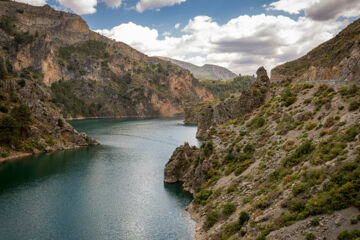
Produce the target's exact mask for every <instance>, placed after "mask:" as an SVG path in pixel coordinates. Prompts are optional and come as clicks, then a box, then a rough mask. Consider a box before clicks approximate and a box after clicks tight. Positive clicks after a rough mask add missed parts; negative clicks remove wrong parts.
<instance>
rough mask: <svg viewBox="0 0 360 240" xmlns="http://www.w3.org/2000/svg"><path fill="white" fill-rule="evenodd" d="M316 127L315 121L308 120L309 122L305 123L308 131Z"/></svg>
mask: <svg viewBox="0 0 360 240" xmlns="http://www.w3.org/2000/svg"><path fill="white" fill-rule="evenodd" d="M316 127H317V123H316V122H310V123H308V124H307V125H306V127H305V128H306V130H308V131H311V130H313V129H314V128H316Z"/></svg>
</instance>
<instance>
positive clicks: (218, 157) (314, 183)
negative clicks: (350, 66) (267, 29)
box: [164, 83, 360, 240]
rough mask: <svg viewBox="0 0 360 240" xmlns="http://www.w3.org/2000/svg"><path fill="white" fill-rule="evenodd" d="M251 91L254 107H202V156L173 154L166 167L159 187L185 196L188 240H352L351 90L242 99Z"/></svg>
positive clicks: (292, 87) (192, 150)
mask: <svg viewBox="0 0 360 240" xmlns="http://www.w3.org/2000/svg"><path fill="white" fill-rule="evenodd" d="M261 89H263V90H261ZM265 89H266V90H265ZM254 91H257V92H263V94H264V95H263V97H260V98H259V96H258V95H257V94H255V95H248V96H247V97H245V96H244V98H241V97H240V98H239V99H238V100H237V101H235V100H234V101H232V102H229V100H225V101H224V102H218V103H216V104H215V105H211V104H210V105H208V106H205V107H204V108H203V110H201V113H200V114H199V116H200V117H201V118H200V119H198V124H199V125H198V127H199V129H198V136H199V137H201V138H202V139H203V140H204V141H203V143H202V145H201V147H200V148H197V147H191V146H189V145H188V144H185V145H183V146H180V147H178V148H177V149H176V150H175V151H174V153H173V155H172V157H171V158H170V160H169V162H168V163H167V165H166V168H165V173H164V177H165V182H168V183H174V182H182V183H183V187H184V189H185V190H187V191H189V192H191V193H193V195H194V201H193V202H192V203H191V205H190V206H189V208H188V211H189V212H190V214H191V216H192V217H193V219H195V220H196V222H197V235H196V236H197V239H214V240H215V239H216V240H217V239H257V240H263V239H274V240H275V239H276V240H279V239H283V240H285V239H286V240H288V239H291V240H299V239H306V236H307V235H308V236H309V237H311V236H312V235H314V236H315V237H316V238H311V239H323V238H324V237H326V239H328V240H335V239H338V238H337V236H338V235H340V233H341V232H343V231H348V232H347V233H346V232H344V233H341V234H342V235H346V234H347V235H349V236H351V234H354V236H358V235H356V234H359V232H356V231H355V232H353V233H350V232H351V231H353V230H354V229H359V228H360V224H359V223H358V220H352V219H356V218H360V211H359V209H360V202H359V199H360V195H359V193H360V183H359V179H360V175H359V174H360V168H359V164H360V162H359V161H360V140H359V133H360V128H359V126H360V110H359V109H360V94H359V93H360V87H359V86H358V85H349V86H335V87H331V86H328V85H323V84H315V85H314V84H289V83H286V84H284V83H272V84H271V85H268V87H265V85H263V84H261V85H258V86H256V85H255V86H253V87H252V88H251V89H249V92H247V93H246V94H251V93H254ZM241 99H242V100H245V99H246V101H247V103H248V104H246V105H245V104H243V105H238V103H239V102H241ZM262 101H263V102H262ZM249 103H252V104H253V105H249ZM235 106H238V107H237V109H238V111H239V112H238V114H236V115H230V114H229V113H231V112H232V111H229V109H231V108H232V107H235ZM205 120H206V121H205ZM351 222H353V224H351ZM340 236H341V235H340ZM309 239H310V238H309ZM339 239H356V238H355V237H354V238H339Z"/></svg>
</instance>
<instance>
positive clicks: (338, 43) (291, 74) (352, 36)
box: [271, 19, 360, 82]
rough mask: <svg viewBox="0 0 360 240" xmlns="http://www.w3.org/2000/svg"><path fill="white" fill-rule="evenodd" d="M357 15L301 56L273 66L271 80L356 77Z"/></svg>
mask: <svg viewBox="0 0 360 240" xmlns="http://www.w3.org/2000/svg"><path fill="white" fill-rule="evenodd" d="M359 61H360V19H358V20H356V21H354V22H353V23H352V24H350V25H349V26H348V27H347V28H345V29H344V30H343V31H341V32H340V33H339V34H338V35H336V36H335V37H334V38H333V39H331V40H329V41H327V42H325V43H323V44H321V45H320V46H318V47H316V48H315V49H313V50H312V51H310V52H309V53H308V54H306V55H305V56H303V57H301V58H299V59H297V60H295V61H291V62H288V63H285V64H283V65H280V66H278V67H276V68H274V69H273V70H272V71H271V80H272V81H282V80H287V79H290V80H296V81H318V80H338V81H345V82H349V81H359V79H360V67H359V64H358V63H359Z"/></svg>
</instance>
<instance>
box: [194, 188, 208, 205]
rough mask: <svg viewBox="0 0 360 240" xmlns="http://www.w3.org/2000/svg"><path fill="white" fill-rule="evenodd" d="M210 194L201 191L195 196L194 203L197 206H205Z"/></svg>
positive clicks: (204, 190)
mask: <svg viewBox="0 0 360 240" xmlns="http://www.w3.org/2000/svg"><path fill="white" fill-rule="evenodd" d="M211 194H212V191H211V190H207V189H203V190H202V191H201V192H199V193H198V194H196V196H195V199H194V201H195V202H196V203H198V204H201V205H205V204H206V203H207V201H206V200H208V198H209V197H210V196H211Z"/></svg>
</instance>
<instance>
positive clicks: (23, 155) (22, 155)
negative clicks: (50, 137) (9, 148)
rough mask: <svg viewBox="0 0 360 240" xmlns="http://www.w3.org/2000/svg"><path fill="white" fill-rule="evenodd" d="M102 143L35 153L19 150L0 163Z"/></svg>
mask: <svg viewBox="0 0 360 240" xmlns="http://www.w3.org/2000/svg"><path fill="white" fill-rule="evenodd" d="M100 145H101V144H100V143H98V144H93V145H85V146H73V147H63V148H62V149H51V150H49V151H40V152H34V153H25V152H19V153H15V154H13V155H11V156H8V157H5V158H0V164H3V163H6V162H9V161H12V160H19V159H22V158H27V157H32V156H37V155H41V154H46V153H55V152H60V151H68V150H74V149H81V148H85V147H95V146H100Z"/></svg>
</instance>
